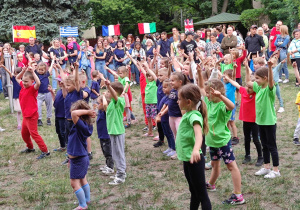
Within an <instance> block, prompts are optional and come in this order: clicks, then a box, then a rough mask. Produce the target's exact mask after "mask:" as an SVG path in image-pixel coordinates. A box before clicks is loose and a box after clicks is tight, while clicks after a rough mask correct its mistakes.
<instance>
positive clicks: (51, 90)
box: [48, 85, 55, 101]
mask: <svg viewBox="0 0 300 210" xmlns="http://www.w3.org/2000/svg"><path fill="white" fill-rule="evenodd" d="M48 90H49V92H50V93H51V96H52V100H53V101H54V100H55V93H54V91H53V88H52V87H51V85H49V86H48Z"/></svg>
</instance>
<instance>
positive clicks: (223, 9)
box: [221, 0, 228, 13]
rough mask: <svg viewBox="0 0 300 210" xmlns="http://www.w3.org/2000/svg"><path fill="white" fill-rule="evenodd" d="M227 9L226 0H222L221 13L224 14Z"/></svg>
mask: <svg viewBox="0 0 300 210" xmlns="http://www.w3.org/2000/svg"><path fill="white" fill-rule="evenodd" d="M227 7H228V0H224V1H223V6H222V11H221V13H222V12H226V11H227Z"/></svg>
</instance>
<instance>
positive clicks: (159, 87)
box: [156, 79, 165, 106]
mask: <svg viewBox="0 0 300 210" xmlns="http://www.w3.org/2000/svg"><path fill="white" fill-rule="evenodd" d="M156 86H157V92H156V94H157V106H158V105H159V102H160V101H161V99H162V98H163V97H164V96H165V94H164V92H163V86H162V82H160V81H159V80H158V79H157V80H156Z"/></svg>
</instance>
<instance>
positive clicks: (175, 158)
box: [171, 151, 177, 160]
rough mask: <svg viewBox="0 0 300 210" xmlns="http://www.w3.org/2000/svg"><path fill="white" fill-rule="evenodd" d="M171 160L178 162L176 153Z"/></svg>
mask: <svg viewBox="0 0 300 210" xmlns="http://www.w3.org/2000/svg"><path fill="white" fill-rule="evenodd" d="M171 159H172V160H177V153H176V151H175V154H174V155H172V156H171Z"/></svg>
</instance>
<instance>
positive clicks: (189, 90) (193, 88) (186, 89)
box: [178, 84, 208, 134]
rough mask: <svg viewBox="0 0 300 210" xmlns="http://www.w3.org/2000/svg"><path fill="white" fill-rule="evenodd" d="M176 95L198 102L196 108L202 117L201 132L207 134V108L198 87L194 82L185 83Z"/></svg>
mask: <svg viewBox="0 0 300 210" xmlns="http://www.w3.org/2000/svg"><path fill="white" fill-rule="evenodd" d="M178 95H179V96H180V98H184V99H189V100H191V101H192V102H193V103H194V104H195V105H197V104H198V103H200V106H199V107H197V108H198V111H199V112H200V113H201V115H202V117H203V127H202V130H203V133H204V134H207V132H208V121H207V108H206V104H205V102H204V100H202V95H201V92H200V88H199V87H198V86H197V85H194V84H187V85H184V86H182V88H180V90H179V93H178Z"/></svg>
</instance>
